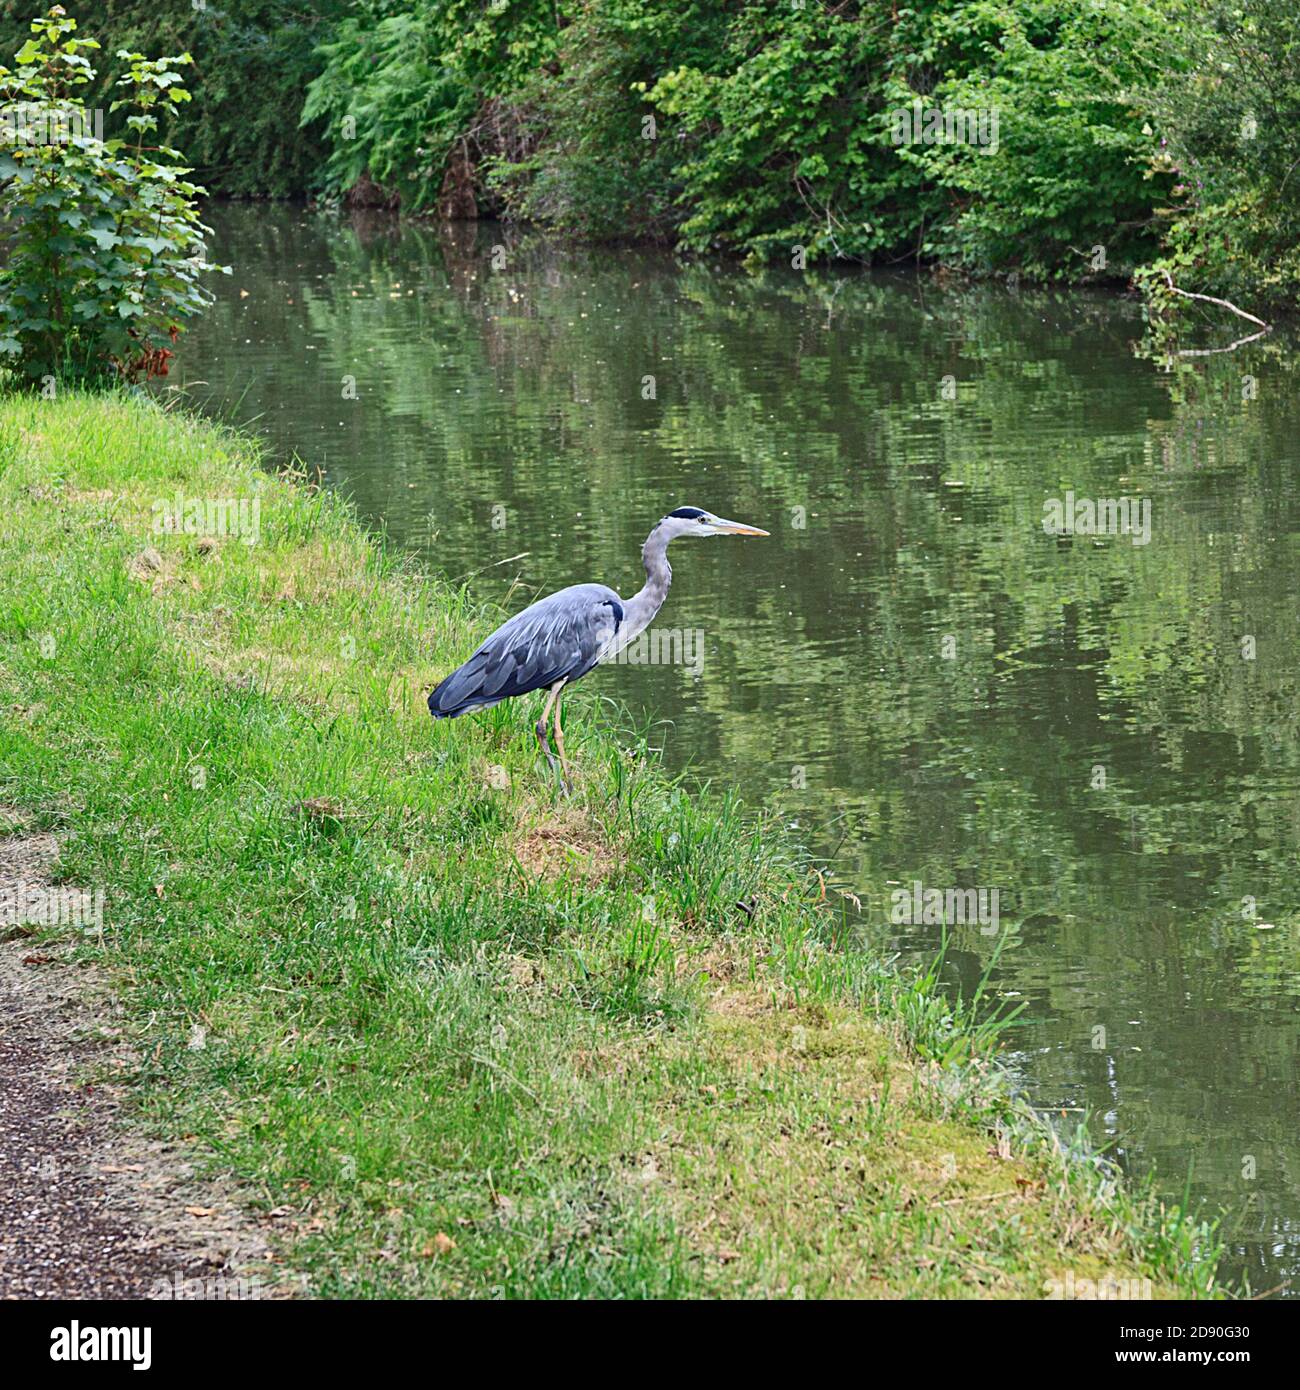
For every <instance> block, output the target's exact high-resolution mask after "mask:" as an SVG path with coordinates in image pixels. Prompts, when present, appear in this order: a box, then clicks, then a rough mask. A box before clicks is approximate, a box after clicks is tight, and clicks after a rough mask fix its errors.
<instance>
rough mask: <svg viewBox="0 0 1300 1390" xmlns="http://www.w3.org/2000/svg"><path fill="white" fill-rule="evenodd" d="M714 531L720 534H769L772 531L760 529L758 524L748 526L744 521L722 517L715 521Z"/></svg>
mask: <svg viewBox="0 0 1300 1390" xmlns="http://www.w3.org/2000/svg"><path fill="white" fill-rule="evenodd" d="M713 532H714V534H715V535H718V536H767V535H770V534H771V532H770V531H760V530H759V529H758V527H757V526H746V525H745V523H744V522H743V521H723V520H722V519H721V518H720V517H719V519H718V520H717V521H715V522H714V523H713Z"/></svg>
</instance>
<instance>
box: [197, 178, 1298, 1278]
mask: <svg viewBox="0 0 1300 1390" xmlns="http://www.w3.org/2000/svg"><path fill="white" fill-rule="evenodd" d="M210 220H211V222H212V223H213V225H214V228H215V232H216V238H215V246H214V256H215V258H216V259H217V260H220V261H223V262H227V263H230V264H231V265H232V266H233V267H234V272H233V274H232V275H231V276H229V277H225V276H222V277H219V282H218V284H217V286H216V288H217V292H218V295H219V300H218V303H217V304H216V305H215V306H214V307H213V309H212V311H211V312H210V313H209V314H208V315H207V317H206V318H205V319H204V320H203V321H202V322H201V323H200V324H199V325H198V326H197V327H196V328H195V329H193V330H192V331H191V332H190V333H189V334H188V335H187V337H186V338H185V340H184V341H183V343H182V349H181V353H180V358H179V362H178V365H177V368H176V370H175V371H174V372H173V376H172V378H171V381H172V384H173V385H175V386H178V387H183V388H185V389H187V390H188V391H189V392H190V393H191V394H192V396H193V398H195V399H196V400H197V401H199V402H201V403H202V404H204V406H205V408H207V409H208V410H210V411H211V412H212V413H213V414H216V415H219V416H221V417H223V418H226V419H229V420H233V421H235V422H237V423H241V424H247V423H249V422H252V423H253V427H254V428H255V429H257V430H260V431H261V432H263V433H264V434H265V435H266V437H267V438H268V439H269V441H270V442H271V444H272V446H273V447H274V449H275V451H276V452H277V454H278V455H279V456H281V457H288V456H290V455H293V454H296V455H297V456H298V457H300V458H301V459H302V460H303V461H304V462H305V463H306V464H307V465H309V466H310V467H311V468H313V469H315V468H320V469H321V470H322V471H323V473H324V476H325V479H326V480H327V482H328V483H329V485H331V486H333V487H336V488H338V489H340V490H342V491H343V492H345V493H346V494H348V495H349V496H350V497H352V498H353V499H354V500H355V502H356V503H357V505H358V507H359V508H360V511H361V513H362V515H363V517H364V518H365V519H366V520H367V521H368V522H370V523H371V524H373V525H375V526H376V527H380V526H382V527H383V528H384V529H385V530H386V531H387V532H388V534H389V535H390V536H391V537H392V538H393V539H394V540H395V541H396V542H397V543H399V544H400V545H402V546H405V547H408V548H409V549H410V550H411V551H412V552H413V553H415V554H416V555H418V557H419V558H420V560H421V562H422V563H423V564H424V565H425V566H426V567H427V568H428V569H429V570H430V571H431V572H433V573H436V574H439V575H442V576H446V577H448V578H451V579H456V580H461V579H464V580H465V581H466V582H468V583H469V585H470V588H471V590H472V591H473V593H474V594H475V595H476V596H477V597H479V598H481V599H483V600H485V601H489V602H496V603H505V604H507V605H508V606H509V607H510V608H512V609H513V608H517V607H519V606H522V604H523V603H524V602H525V601H526V600H527V599H529V598H531V597H535V596H539V595H541V594H543V593H545V592H548V591H550V590H552V589H555V588H559V587H562V586H563V585H566V584H570V583H573V582H576V581H579V580H599V581H602V582H604V583H608V584H610V585H612V586H613V587H614V588H615V589H618V590H619V591H620V592H622V593H624V594H626V593H629V592H631V591H633V590H634V589H635V588H637V587H638V586H639V584H640V583H641V575H640V570H639V565H638V549H639V547H640V544H641V542H642V540H643V539H644V537H645V534H646V533H647V531H648V530H649V529H650V527H651V526H652V525H653V524H654V522H655V521H656V520H657V519H658V518H659V517H660V516H662V515H663V514H664V513H665V512H667V511H670V510H671V509H673V508H674V507H677V506H681V505H684V504H694V505H697V506H702V507H707V508H709V509H710V510H712V511H715V512H718V513H720V514H721V515H723V516H729V517H733V518H737V519H739V520H743V521H747V522H751V523H754V524H756V525H759V526H762V527H764V528H766V529H767V530H769V531H771V532H772V538H771V539H770V540H766V541H740V540H721V539H718V540H710V541H708V542H704V541H696V542H688V541H683V542H680V543H679V544H678V545H676V546H675V547H674V549H673V554H672V559H673V564H674V573H675V582H674V587H673V591H672V594H671V595H670V597H669V601H668V604H667V606H666V607H665V609H664V611H663V613H662V614H661V616H660V622H659V626H660V628H662V629H665V630H666V631H667V633H668V640H667V641H666V642H665V643H664V644H663V645H662V646H661V647H660V648H659V650H658V652H657V653H655V654H656V655H659V656H661V657H665V658H667V660H665V661H663V662H660V663H655V664H639V665H625V666H619V667H613V668H607V669H603V670H601V671H599V672H597V673H596V674H595V675H593V676H592V677H590V678H589V682H588V683H589V685H590V686H592V687H595V688H597V689H599V690H600V691H603V692H605V693H608V694H610V695H611V696H614V697H616V698H618V699H620V700H622V701H625V702H626V703H627V704H628V705H629V706H630V707H631V708H632V709H633V710H635V711H637V712H638V716H639V717H641V718H643V719H644V720H645V721H646V722H647V723H650V722H653V730H654V735H653V736H654V740H655V741H656V742H657V743H660V744H662V746H663V748H664V753H665V756H666V758H667V759H668V761H669V763H670V764H672V765H673V766H675V767H690V768H692V769H694V770H695V772H696V773H698V775H700V776H701V777H706V778H713V779H717V780H720V781H722V782H725V783H728V784H733V785H736V786H738V787H739V788H740V789H741V790H742V792H743V793H744V794H745V795H746V797H747V798H748V799H750V800H751V801H752V802H755V803H763V804H766V805H769V806H774V807H778V808H780V810H781V813H782V815H783V817H784V819H785V820H786V822H787V823H788V824H789V825H791V826H792V827H793V829H794V832H795V833H796V835H798V836H799V837H801V838H802V840H803V841H804V843H805V844H807V845H808V846H809V848H810V849H812V850H813V851H814V852H815V853H817V854H819V855H821V856H823V857H825V858H828V859H829V860H830V863H831V865H832V870H833V873H834V875H835V877H836V879H837V880H838V881H839V882H840V883H841V884H842V885H843V886H844V887H846V888H848V889H849V890H851V891H852V892H853V893H854V894H855V895H857V897H858V898H859V899H860V901H861V904H862V913H861V917H860V919H859V921H860V924H861V933H862V936H863V937H864V939H866V940H869V941H871V942H874V943H876V944H879V945H880V946H882V947H886V948H888V949H890V950H894V951H898V952H900V953H901V954H902V955H903V956H904V957H905V958H906V959H917V960H928V959H930V958H932V957H933V955H934V953H935V951H936V949H937V947H938V945H939V941H940V936H941V933H942V931H943V928H942V927H941V926H939V925H938V924H937V922H936V921H935V917H936V915H937V914H936V912H935V910H934V909H935V907H936V904H938V903H939V902H940V901H941V902H942V906H943V912H944V915H946V916H948V917H949V918H950V919H951V917H953V916H955V915H957V914H958V913H959V912H960V913H961V914H962V915H963V916H965V918H966V920H965V921H964V922H962V923H959V924H955V925H950V926H949V927H948V929H947V930H948V936H949V950H948V955H947V965H946V974H947V978H948V980H949V982H950V984H951V986H952V987H953V989H954V990H955V989H957V988H963V989H965V990H967V991H969V990H970V989H971V988H973V986H974V985H975V983H976V982H977V981H978V980H979V979H980V977H981V976H982V974H983V973H984V971H985V970H986V968H987V967H988V965H989V962H990V960H991V958H992V956H993V952H994V949H995V947H996V944H997V942H998V941H999V940H1000V939H1003V938H1005V940H1004V945H1003V948H1002V952H1001V955H1000V958H998V959H997V961H996V964H995V965H994V967H993V970H992V974H991V980H992V987H993V991H994V995H995V997H998V998H1000V999H1002V1000H1005V1001H1007V1003H1008V1004H1009V1005H1011V1006H1017V1005H1019V1006H1023V1008H1022V1012H1021V1014H1020V1016H1019V1019H1018V1022H1017V1024H1016V1025H1015V1027H1014V1028H1013V1029H1012V1030H1011V1032H1010V1033H1009V1035H1008V1044H1007V1046H1008V1058H1009V1060H1010V1061H1011V1062H1012V1064H1013V1065H1014V1066H1015V1067H1016V1069H1017V1070H1018V1072H1019V1074H1020V1076H1021V1078H1022V1080H1023V1084H1024V1086H1025V1088H1026V1091H1027V1093H1028V1095H1029V1097H1030V1098H1031V1099H1032V1101H1033V1103H1034V1104H1035V1105H1038V1106H1040V1107H1042V1108H1043V1109H1044V1110H1048V1111H1052V1112H1064V1114H1065V1116H1066V1117H1067V1119H1068V1120H1075V1119H1077V1118H1079V1117H1080V1116H1081V1115H1082V1114H1083V1113H1085V1112H1086V1113H1087V1114H1088V1115H1090V1117H1091V1120H1090V1123H1091V1126H1092V1129H1093V1132H1094V1136H1095V1138H1096V1139H1097V1141H1098V1142H1100V1143H1103V1144H1106V1145H1109V1146H1110V1148H1111V1151H1112V1152H1113V1153H1114V1154H1115V1155H1116V1157H1117V1158H1118V1159H1119V1160H1120V1162H1121V1163H1122V1164H1123V1165H1124V1166H1125V1168H1126V1169H1128V1170H1129V1171H1131V1172H1134V1173H1137V1174H1145V1173H1148V1172H1151V1171H1154V1172H1155V1173H1156V1175H1157V1181H1158V1183H1159V1185H1160V1186H1161V1188H1162V1189H1163V1190H1165V1191H1167V1192H1169V1193H1170V1194H1174V1195H1177V1196H1181V1195H1182V1194H1183V1192H1184V1190H1185V1188H1190V1191H1191V1193H1192V1195H1193V1198H1194V1199H1199V1200H1203V1201H1204V1202H1205V1203H1207V1205H1208V1208H1209V1209H1210V1210H1222V1211H1224V1212H1225V1213H1226V1219H1225V1226H1224V1232H1225V1235H1226V1238H1227V1242H1228V1247H1229V1255H1228V1259H1227V1261H1226V1263H1225V1268H1224V1271H1223V1273H1224V1275H1225V1276H1226V1277H1228V1278H1234V1279H1243V1278H1244V1279H1248V1280H1249V1281H1250V1284H1251V1286H1252V1287H1253V1288H1254V1289H1255V1290H1256V1291H1264V1290H1270V1289H1274V1288H1275V1287H1277V1286H1278V1285H1281V1284H1283V1283H1284V1282H1285V1281H1287V1280H1289V1279H1296V1280H1297V1287H1300V1148H1298V1147H1297V1143H1296V1136H1297V1119H1298V1118H1300V1105H1298V1104H1297V1101H1298V1099H1300V1086H1298V1081H1297V1044H1298V1043H1300V1014H1298V1012H1297V1004H1298V1001H1300V888H1298V887H1297V881H1296V863H1297V854H1296V848H1297V835H1298V833H1300V701H1298V700H1297V683H1298V677H1300V618H1298V609H1300V371H1298V370H1297V364H1298V363H1300V356H1298V355H1297V354H1296V352H1295V351H1294V347H1293V344H1292V343H1291V342H1290V341H1289V340H1288V339H1287V338H1286V337H1285V336H1284V335H1281V334H1274V335H1272V336H1270V337H1268V338H1266V339H1264V340H1262V341H1261V342H1259V343H1256V344H1251V345H1249V346H1247V347H1245V348H1242V349H1239V350H1237V351H1235V352H1223V353H1209V354H1207V355H1204V356H1190V355H1188V356H1183V357H1179V358H1177V359H1175V360H1173V361H1172V362H1171V361H1170V360H1169V359H1168V358H1167V357H1165V356H1163V355H1162V354H1155V355H1153V354H1152V352H1151V351H1150V344H1149V342H1148V341H1147V340H1146V338H1145V333H1146V326H1145V324H1144V322H1143V319H1142V315H1141V312H1140V309H1139V307H1138V306H1137V305H1136V304H1133V303H1130V302H1127V301H1125V300H1123V299H1121V298H1119V297H1116V296H1113V295H1104V294H1101V293H1092V292H1087V291H1083V290H1076V291H1061V292H1043V291H1030V290H1026V289H1022V290H1018V291H1017V290H1015V289H1010V288H1008V287H1006V286H1004V285H999V286H996V287H976V288H967V287H962V286H955V287H944V288H940V287H938V286H937V285H936V283H935V282H934V281H933V280H931V279H929V278H922V277H915V276H902V275H899V276H893V275H880V274H868V273H861V272H859V273H848V274H835V273H829V272H809V273H804V274H800V273H796V272H794V271H772V272H766V273H758V274H749V273H746V272H745V271H743V270H741V269H739V268H737V267H735V266H733V265H729V264H712V263H709V262H702V263H694V264H690V265H681V264H678V263H676V262H674V261H673V260H672V259H671V258H668V257H666V256H662V255H658V254H654V253H646V252H643V251H626V250H623V251H604V250H602V251H592V250H587V249H578V248H574V247H571V246H568V245H564V244H561V243H555V242H551V241H547V240H545V239H542V238H539V237H536V236H529V235H525V234H523V233H521V232H519V231H517V230H512V229H506V228H502V227H497V226H492V225H482V226H479V227H458V228H452V229H436V228H429V227H417V226H411V225H401V224H399V223H397V222H396V221H394V220H392V219H391V218H388V217H385V216H376V215H367V216H365V217H356V218H347V217H343V218H337V217H331V216H328V215H323V214H314V213H310V212H306V211H304V210H302V209H299V208H288V207H275V206H269V207H268V206H265V205H263V206H254V207H239V206H235V207H217V208H214V209H213V210H212V212H211V217H210ZM1237 329H1238V321H1236V320H1229V321H1226V322H1224V321H1222V320H1220V321H1218V322H1215V321H1214V320H1212V319H1207V320H1206V321H1205V323H1204V324H1203V325H1202V326H1201V328H1200V329H1199V330H1198V332H1197V336H1196V339H1195V344H1196V345H1198V346H1200V347H1201V348H1212V347H1215V346H1217V345H1220V344H1226V343H1228V342H1230V341H1231V340H1232V339H1233V338H1235V337H1237V336H1238V331H1237ZM936 894H937V895H938V896H937V897H936V896H935V895H936ZM927 908H929V909H931V910H930V911H928V912H927ZM927 918H928V919H929V920H927Z"/></svg>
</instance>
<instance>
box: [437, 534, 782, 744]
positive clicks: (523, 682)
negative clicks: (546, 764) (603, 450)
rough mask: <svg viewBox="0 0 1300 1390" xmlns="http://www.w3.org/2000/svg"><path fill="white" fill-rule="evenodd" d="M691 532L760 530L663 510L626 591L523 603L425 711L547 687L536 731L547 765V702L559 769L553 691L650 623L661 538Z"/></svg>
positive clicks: (659, 576) (480, 704) (660, 599)
mask: <svg viewBox="0 0 1300 1390" xmlns="http://www.w3.org/2000/svg"><path fill="white" fill-rule="evenodd" d="M691 534H699V535H727V534H733V535H757V536H765V535H767V532H766V531H760V530H758V529H757V528H756V527H753V526H743V525H741V524H740V523H739V522H734V521H723V520H721V519H720V518H718V517H715V516H713V515H712V514H711V513H709V512H705V511H702V510H701V509H700V508H698V507H679V508H678V509H677V511H675V512H671V513H670V514H669V515H668V516H666V517H664V519H663V520H662V521H661V522H660V523H659V525H658V526H656V527H655V529H654V530H653V531H652V532H651V533H650V535H649V537H648V538H647V539H646V543H645V545H643V546H642V547H641V559H642V562H643V563H644V565H645V573H646V582H645V584H644V585H643V586H642V587H641V588H640V589H639V590H638V591H637V592H636V593H635V594H633V595H632V597H631V598H629V599H621V598H619V596H618V595H617V594H616V593H615V592H614V590H613V589H610V588H607V587H606V586H605V585H604V584H573V585H571V586H570V587H569V588H567V589H561V590H559V591H558V592H557V593H554V594H548V595H547V596H546V597H545V598H543V599H538V600H537V602H536V603H532V604H529V606H528V607H527V608H525V609H524V610H523V611H522V612H520V613H516V614H515V616H514V617H513V618H510V619H509V620H508V621H507V622H504V623H502V625H501V626H500V627H499V628H497V630H496V631H495V632H494V633H493V634H492V635H491V637H489V638H488V639H487V641H486V642H484V643H483V644H482V646H480V647H479V648H478V650H477V651H476V652H475V653H474V654H473V656H471V657H470V658H469V660H468V661H466V662H465V664H464V665H463V666H460V667H458V668H457V669H456V670H455V671H453V672H452V673H451V675H449V676H448V677H447V678H446V679H445V680H443V681H442V682H441V683H440V684H439V685H438V687H437V689H435V690H434V692H433V693H432V694H431V695H430V696H429V712H430V714H432V715H433V717H434V718H435V719H455V718H458V717H459V716H460V715H462V714H468V713H469V712H470V711H471V710H478V709H491V707H492V706H493V705H498V704H500V703H501V701H502V700H509V699H512V698H513V697H515V696H517V695H527V694H528V693H529V692H530V691H534V690H547V691H549V692H550V695H549V698H548V700H547V702H546V709H545V711H544V712H543V715H542V719H541V721H540V722H539V723H538V725H537V736H538V738H539V740H540V741H541V743H542V746H543V748H544V749H545V750H546V755H547V757H548V758H549V759H550V760H551V762H552V764H554V761H555V760H554V757H553V755H552V753H551V750H550V745H549V742H548V740H547V736H546V719H547V716H548V715H549V713H550V711H551V707H552V704H554V706H555V736H556V742H557V743H558V744H559V748H560V759H561V762H562V763H563V765H564V767H565V770H566V771H567V768H568V765H567V761H566V760H565V758H564V735H563V733H562V731H561V729H560V713H559V703H558V702H559V694H560V691H561V690H562V689H563V688H564V686H565V685H567V684H569V683H570V682H571V681H576V680H578V679H579V678H581V677H582V676H585V675H586V674H587V672H588V671H590V670H591V669H592V668H593V667H594V666H598V665H599V664H600V663H601V662H602V661H607V660H608V659H609V658H610V657H612V656H615V655H617V653H618V652H620V651H621V650H622V649H623V648H624V647H625V646H627V644H628V643H629V642H632V641H634V640H635V639H636V638H637V637H639V636H640V635H641V633H643V632H644V631H645V630H646V628H648V627H649V626H650V624H651V623H652V622H653V621H654V618H655V615H656V614H657V613H658V612H659V610H660V608H662V607H663V603H664V599H666V598H667V597H668V586H669V585H670V584H671V583H672V577H673V572H672V570H671V568H670V567H669V564H668V545H669V542H671V541H673V540H675V539H676V538H677V537H678V536H682V535H691Z"/></svg>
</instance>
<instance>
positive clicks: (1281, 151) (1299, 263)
mask: <svg viewBox="0 0 1300 1390" xmlns="http://www.w3.org/2000/svg"><path fill="white" fill-rule="evenodd" d="M1181 34H1182V37H1183V42H1184V44H1185V52H1186V56H1185V60H1184V63H1183V66H1182V68H1181V70H1180V71H1178V72H1177V73H1175V74H1174V75H1172V76H1171V78H1170V80H1169V81H1168V82H1166V83H1164V84H1163V85H1162V87H1161V88H1160V90H1159V91H1158V93H1157V94H1156V95H1155V96H1154V98H1153V101H1152V106H1153V110H1154V116H1153V119H1154V120H1155V121H1156V122H1157V123H1158V125H1159V127H1160V131H1161V134H1162V136H1163V137H1164V138H1165V140H1166V141H1167V156H1166V157H1167V162H1168V165H1169V168H1170V170H1171V172H1172V173H1173V174H1174V175H1175V176H1176V179H1177V186H1176V189H1175V192H1176V193H1177V195H1178V199H1179V201H1178V204H1177V207H1176V210H1175V215H1174V217H1173V221H1172V224H1171V226H1170V228H1169V230H1168V233H1167V237H1166V242H1167V251H1166V254H1165V256H1164V257H1163V258H1162V259H1161V260H1160V261H1159V262H1158V263H1157V264H1156V266H1155V268H1154V269H1155V271H1156V272H1158V273H1160V274H1163V272H1165V271H1168V272H1169V273H1170V274H1171V275H1172V277H1173V279H1174V281H1175V283H1177V284H1178V285H1180V286H1181V287H1183V288H1184V289H1192V290H1199V291H1202V292H1209V293H1211V294H1220V295H1226V296H1228V297H1229V298H1233V299H1236V300H1239V301H1241V302H1242V307H1244V308H1256V309H1261V308H1262V309H1276V308H1293V307H1294V306H1295V304H1296V302H1297V300H1300V36H1298V35H1297V32H1296V25H1295V8H1294V5H1292V4H1289V3H1285V0H1231V3H1227V2H1226V0H1216V3H1214V4H1213V5H1212V7H1211V9H1210V11H1209V13H1208V15H1207V16H1206V18H1205V22H1204V24H1203V25H1198V26H1197V27H1196V28H1194V29H1191V28H1184V29H1182V30H1181ZM1246 301H1249V303H1247V302H1246Z"/></svg>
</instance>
